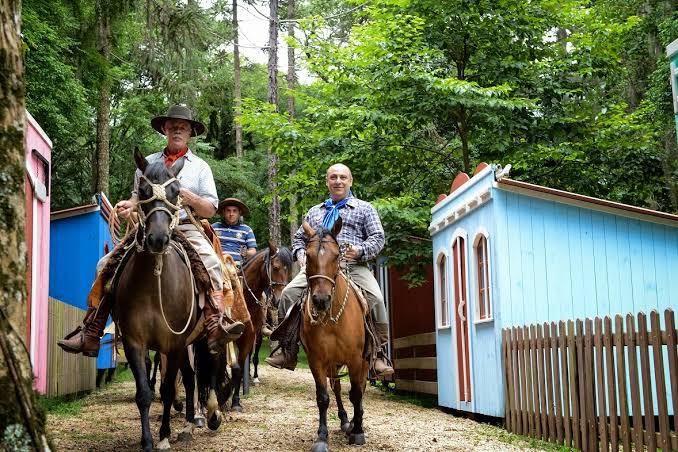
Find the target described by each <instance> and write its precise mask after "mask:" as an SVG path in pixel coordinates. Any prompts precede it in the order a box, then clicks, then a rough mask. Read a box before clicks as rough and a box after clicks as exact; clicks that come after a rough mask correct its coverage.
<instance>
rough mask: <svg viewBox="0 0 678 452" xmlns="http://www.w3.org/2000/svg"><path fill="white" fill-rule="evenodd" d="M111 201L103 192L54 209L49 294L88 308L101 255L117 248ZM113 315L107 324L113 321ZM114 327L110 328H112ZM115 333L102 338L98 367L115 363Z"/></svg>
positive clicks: (112, 365) (76, 305)
mask: <svg viewBox="0 0 678 452" xmlns="http://www.w3.org/2000/svg"><path fill="white" fill-rule="evenodd" d="M111 211H112V206H111V203H110V202H109V201H108V199H107V198H106V196H105V195H104V194H103V193H101V194H98V195H96V196H95V197H94V199H93V202H92V203H91V204H88V205H84V206H79V207H74V208H71V209H66V210H60V211H56V212H53V213H52V215H51V222H50V234H51V237H52V240H51V242H50V268H49V270H50V272H49V296H50V297H51V298H53V299H56V300H59V301H61V302H63V303H66V304H68V305H71V306H74V307H77V308H79V309H82V310H83V315H84V312H85V311H86V310H87V295H88V293H89V290H90V288H91V286H92V283H93V282H94V278H95V276H96V265H97V262H98V261H99V259H100V258H101V257H102V256H103V255H104V254H106V253H107V252H108V251H109V250H111V249H112V248H113V242H112V240H111V233H110V230H109V226H108V219H109V216H110V213H111ZM110 323H111V319H110V318H109V320H108V322H107V324H108V325H110ZM108 330H110V329H108ZM111 338H112V335H111V334H110V333H109V334H107V335H106V336H104V338H103V339H102V344H104V345H103V346H102V348H101V349H100V351H99V356H98V358H97V368H98V369H107V368H111V367H115V359H114V351H113V347H112V346H111Z"/></svg>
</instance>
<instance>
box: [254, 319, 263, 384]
mask: <svg viewBox="0 0 678 452" xmlns="http://www.w3.org/2000/svg"><path fill="white" fill-rule="evenodd" d="M262 342H263V335H262V334H261V331H259V334H257V341H256V344H255V345H254V354H253V356H252V364H253V365H254V376H253V377H252V383H253V384H255V385H258V384H259V350H260V349H261V344H262Z"/></svg>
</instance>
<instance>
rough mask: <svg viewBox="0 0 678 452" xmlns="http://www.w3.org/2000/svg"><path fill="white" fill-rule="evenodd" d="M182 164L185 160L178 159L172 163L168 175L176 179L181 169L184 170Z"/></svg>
mask: <svg viewBox="0 0 678 452" xmlns="http://www.w3.org/2000/svg"><path fill="white" fill-rule="evenodd" d="M184 163H186V159H185V158H180V159H179V160H178V161H176V162H174V165H172V167H171V168H170V170H169V171H170V173H172V176H174V177H177V176H178V175H179V173H180V172H181V170H182V169H184Z"/></svg>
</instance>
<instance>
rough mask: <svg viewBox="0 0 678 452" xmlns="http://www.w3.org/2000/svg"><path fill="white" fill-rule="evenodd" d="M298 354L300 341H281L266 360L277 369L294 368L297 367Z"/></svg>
mask: <svg viewBox="0 0 678 452" xmlns="http://www.w3.org/2000/svg"><path fill="white" fill-rule="evenodd" d="M297 355H299V342H297V341H293V342H289V341H280V346H279V347H278V348H277V349H275V350H273V353H271V356H269V357H268V358H266V362H267V363H268V365H269V366H273V367H275V368H276V369H287V370H294V369H296V368H297Z"/></svg>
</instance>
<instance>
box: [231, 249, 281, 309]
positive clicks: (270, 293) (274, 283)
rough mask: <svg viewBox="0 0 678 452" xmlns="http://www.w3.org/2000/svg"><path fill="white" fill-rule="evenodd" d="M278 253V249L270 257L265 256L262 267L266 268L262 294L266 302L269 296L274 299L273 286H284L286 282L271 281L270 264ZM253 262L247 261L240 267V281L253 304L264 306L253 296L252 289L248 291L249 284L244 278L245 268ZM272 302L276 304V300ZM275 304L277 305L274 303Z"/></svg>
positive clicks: (268, 255)
mask: <svg viewBox="0 0 678 452" xmlns="http://www.w3.org/2000/svg"><path fill="white" fill-rule="evenodd" d="M279 253H280V249H276V251H275V253H274V254H273V255H272V256H271V255H270V253H268V254H267V255H266V257H265V258H264V267H265V268H266V277H267V278H268V286H266V288H265V289H264V294H265V295H266V299H267V300H268V299H269V298H270V297H271V296H273V297H274V298H275V293H274V292H273V288H274V287H275V286H283V287H284V286H286V285H287V282H285V281H273V278H272V277H271V264H272V263H273V259H275V258H276V257H277V256H278V254H279ZM251 262H253V261H249V262H247V263H245V264H244V265H243V266H241V267H240V272H241V274H242V280H243V282H244V284H245V287H246V288H247V291H248V292H249V293H250V295H252V298H253V299H254V301H255V303H256V304H257V305H259V306H262V307H263V306H265V304H266V303H265V302H263V303H262V302H260V301H259V299H258V298H257V296H256V295H254V292H253V291H252V289H250V286H249V284H247V277H246V276H245V270H246V267H248V266H249V265H250V263H251ZM273 301H274V302H277V301H278V300H277V299H274V300H273ZM276 304H277V303H276Z"/></svg>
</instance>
